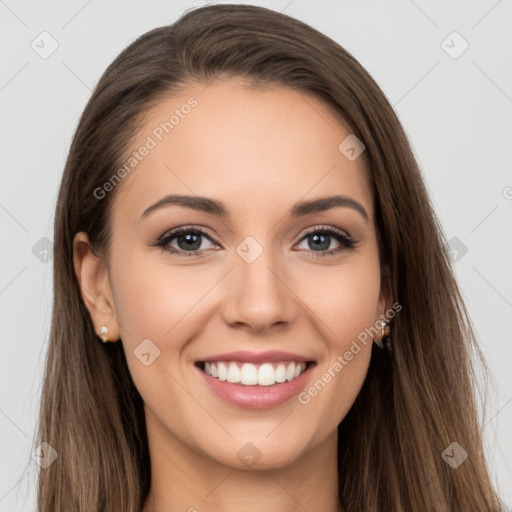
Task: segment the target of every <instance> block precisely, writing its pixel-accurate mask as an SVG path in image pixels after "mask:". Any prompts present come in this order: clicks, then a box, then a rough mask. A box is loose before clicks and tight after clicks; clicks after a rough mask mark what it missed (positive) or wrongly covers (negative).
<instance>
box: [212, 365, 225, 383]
mask: <svg viewBox="0 0 512 512" xmlns="http://www.w3.org/2000/svg"><path fill="white" fill-rule="evenodd" d="M212 366H217V372H218V379H219V380H226V379H227V377H228V370H227V368H226V365H225V364H224V363H217V365H215V364H214V363H210V368H211V367H212Z"/></svg>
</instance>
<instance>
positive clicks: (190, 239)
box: [178, 234, 201, 250]
mask: <svg viewBox="0 0 512 512" xmlns="http://www.w3.org/2000/svg"><path fill="white" fill-rule="evenodd" d="M199 236H200V235H195V234H186V235H181V236H179V237H178V242H179V241H180V240H182V239H185V240H186V247H187V248H188V249H195V250H197V249H199V247H201V242H200V241H199V243H198V240H199ZM194 244H196V246H194Z"/></svg>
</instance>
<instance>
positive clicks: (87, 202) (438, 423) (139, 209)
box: [38, 5, 503, 512]
mask: <svg viewBox="0 0 512 512" xmlns="http://www.w3.org/2000/svg"><path fill="white" fill-rule="evenodd" d="M54 246H55V255H54V280H55V283H54V297H55V299H54V301H55V302H54V307H53V318H52V329H51V336H50V346H49V352H48V361H47V366H46V374H45V380H44V388H43V392H42V407H41V417H40V432H39V442H40V443H43V442H45V443H48V445H49V446H50V447H51V449H52V450H54V451H55V453H56V454H58V457H56V458H55V460H54V461H53V463H51V464H49V465H48V467H46V468H44V469H41V472H40V477H39V495H38V506H39V511H41V512H43V511H45V512H46V511H55V510H69V511H71V510H73V511H84V512H85V511H87V512H90V511H93V510H94V511H96V510H98V511H99V510H102V511H103V510H105V511H111V510H112V511H114V510H115V511H119V510H122V511H129V512H135V511H143V512H153V511H155V512H158V511H164V510H165V511H175V510H176V511H178V510H190V511H193V510H197V511H214V510H224V511H228V512H229V511H234V510H237V511H238V510H244V511H250V510H261V509H266V510H269V511H270V510H272V511H274V510H275V511H280V512H283V511H294V510H308V511H314V510H324V511H332V512H335V511H338V510H340V511H344V512H348V511H350V512H354V511H365V512H377V511H385V512H393V511H396V512H398V511H421V512H423V511H427V510H435V511H454V510H457V511H477V510H478V511H493V512H496V511H499V510H503V505H502V504H501V502H500V500H499V498H498V497H497V495H496V493H495V491H494V490H493V486H492V483H491V480H490V477H489V474H488V469H487V466H486V461H485V457H484V453H483V450H482V441H481V435H480V432H479V426H478V419H477V414H476V409H475V399H474V393H473V387H472V386H473V385H474V380H473V368H472V358H471V355H472V350H473V351H474V353H475V354H476V355H478V356H480V352H479V350H478V346H477V344H476V341H475V337H474V335H473V332H472V330H471V325H470V322H469V320H468V317H467V314H466V310H465V308H464V305H463V303H462V300H461V296H460V294H459V290H458V288H457V285H456V282H455V280H454V277H453V275H452V271H451V269H450V264H449V258H448V256H447V252H446V250H445V246H444V238H443V235H442V231H441V228H440V226H439V223H438V221H437V219H436V217H435V215H434V212H433V209H432V206H431V204H430V202H429V198H428V196H427V193H426V190H425V186H424V183H423V181H422V178H421V175H420V172H419V170H418V166H417V164H416V162H415V160H414V157H413V155H412V152H411V150H410V147H409V144H408V141H407V138H406V136H405V135H404V132H403V130H402V128H401V126H400V123H399V121H398V119H397V117H396V115H395V113H394V112H393V110H392V108H391V106H390V105H389V103H388V101H387V100H386V98H385V96H384V95H383V93H382V92H381V90H380V89H379V87H378V86H377V85H376V83H375V82H374V80H373V79H372V78H371V77H370V76H369V75H368V73H367V72H366V71H365V70H364V69H363V68H362V67H361V65H360V64H359V63H358V62H357V61H356V60H355V59H354V58H353V57H352V56H351V55H350V54H349V53H348V52H346V51H345V50H344V49H343V48H341V47H340V46H339V45H338V44H336V43H335V42H334V41H332V40H331V39H329V38H327V37H326V36H324V35H322V34H321V33H319V32H317V31H316V30H314V29H313V28H311V27H309V26H307V25H305V24H304V23H302V22H300V21H297V20H295V19H293V18H290V17H288V16H286V15H283V14H280V13H277V12H274V11H271V10H268V9H264V8H260V7H253V6H247V5H216V6H208V7H203V8H199V9H195V10H192V11H189V12H187V13H186V14H185V15H184V16H182V17H181V18H180V19H179V20H178V21H177V22H176V23H174V24H173V25H171V26H168V27H162V28H158V29H155V30H152V31H150V32H148V33H146V34H144V35H143V36H141V37H140V38H139V39H137V40H136V41H135V42H133V43H132V44H131V45H130V46H129V47H128V48H126V49H125V50H124V51H123V52H122V53H121V54H120V55H119V56H118V57H117V58H116V59H115V61H114V62H113V63H112V64H111V65H110V66H109V67H108V69H107V70H106V72H105V73H104V75H103V76H102V78H101V79H100V81H99V83H98V85H97V87H96V89H95V91H94V92H93V95H92V97H91V99H90V101H89V103H88V105H87V106H86V108H85V111H84V113H83V115H82V117H81V119H80V122H79V125H78V128H77V131H76V133H75V136H74V139H73V142H72V145H71V149H70V152H69V156H68V159H67V163H66V168H65V170H64V175H63V179H62V183H61V188H60V193H59V198H58V204H57V209H56V217H55V240H54ZM102 342H104V343H102Z"/></svg>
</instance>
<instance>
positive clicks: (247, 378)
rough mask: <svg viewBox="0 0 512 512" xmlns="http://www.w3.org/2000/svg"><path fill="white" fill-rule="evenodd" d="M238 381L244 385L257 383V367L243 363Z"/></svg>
mask: <svg viewBox="0 0 512 512" xmlns="http://www.w3.org/2000/svg"><path fill="white" fill-rule="evenodd" d="M240 382H241V383H242V384H245V385H246V386H254V385H255V384H258V368H256V366H254V365H253V364H250V363H245V364H244V365H243V366H242V369H241V370H240Z"/></svg>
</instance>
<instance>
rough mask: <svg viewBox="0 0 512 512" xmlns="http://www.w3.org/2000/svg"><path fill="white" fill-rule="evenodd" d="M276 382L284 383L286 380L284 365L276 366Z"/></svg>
mask: <svg viewBox="0 0 512 512" xmlns="http://www.w3.org/2000/svg"><path fill="white" fill-rule="evenodd" d="M275 378H276V382H284V381H285V380H286V366H285V365H284V364H278V365H277V368H276V375H275Z"/></svg>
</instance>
